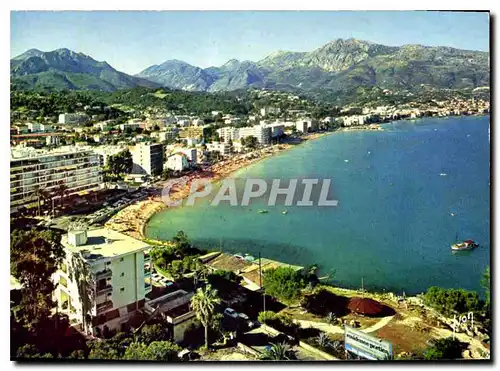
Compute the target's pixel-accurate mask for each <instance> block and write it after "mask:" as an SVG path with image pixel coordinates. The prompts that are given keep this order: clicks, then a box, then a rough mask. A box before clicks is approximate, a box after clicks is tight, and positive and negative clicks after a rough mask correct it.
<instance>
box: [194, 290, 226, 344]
mask: <svg viewBox="0 0 500 371" xmlns="http://www.w3.org/2000/svg"><path fill="white" fill-rule="evenodd" d="M219 303H220V298H219V297H218V294H217V290H214V289H212V286H211V285H207V286H205V288H199V289H198V290H196V293H195V294H194V295H193V297H192V298H191V309H192V310H193V311H194V312H195V314H196V318H198V320H199V321H200V322H201V324H202V325H203V327H204V328H205V347H206V348H207V349H208V328H209V326H210V325H211V324H212V322H213V320H214V311H215V306H216V305H218V304H219Z"/></svg>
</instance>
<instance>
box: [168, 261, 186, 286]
mask: <svg viewBox="0 0 500 371" xmlns="http://www.w3.org/2000/svg"><path fill="white" fill-rule="evenodd" d="M167 272H168V273H169V274H170V276H171V277H172V279H173V280H174V281H175V280H178V279H179V278H181V277H182V274H183V273H184V268H183V265H182V260H172V262H171V263H170V264H169V265H168V266H167Z"/></svg>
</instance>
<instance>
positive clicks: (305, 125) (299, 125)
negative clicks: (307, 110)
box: [295, 119, 318, 133]
mask: <svg viewBox="0 0 500 371" xmlns="http://www.w3.org/2000/svg"><path fill="white" fill-rule="evenodd" d="M295 127H296V129H297V131H300V132H301V133H308V132H311V131H316V130H318V123H317V122H316V121H313V120H310V119H302V120H298V121H296V122H295Z"/></svg>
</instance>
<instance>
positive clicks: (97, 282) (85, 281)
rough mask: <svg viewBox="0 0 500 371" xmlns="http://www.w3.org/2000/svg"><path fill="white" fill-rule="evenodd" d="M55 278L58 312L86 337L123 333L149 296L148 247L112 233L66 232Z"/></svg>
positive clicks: (117, 233) (140, 242) (127, 237)
mask: <svg viewBox="0 0 500 371" xmlns="http://www.w3.org/2000/svg"><path fill="white" fill-rule="evenodd" d="M61 243H62V245H63V247H64V251H65V253H66V257H65V259H64V261H63V263H62V264H61V266H60V269H59V270H58V271H57V272H56V273H55V274H54V277H53V278H54V282H55V283H58V285H57V288H56V290H55V291H54V296H55V299H56V300H57V305H58V310H59V312H61V313H65V314H67V315H68V317H69V319H70V322H71V323H73V324H80V325H81V328H82V329H83V330H84V331H85V332H86V333H88V334H92V335H95V336H100V335H102V334H103V331H106V329H105V327H107V330H116V331H121V330H123V326H125V324H126V323H127V322H128V321H129V320H130V319H131V318H132V317H133V316H134V314H136V313H137V311H138V310H139V309H141V308H144V304H145V300H146V299H145V296H146V295H147V294H148V293H149V292H151V290H152V285H151V257H150V256H149V254H148V253H147V250H148V249H149V245H147V244H146V243H144V242H142V241H139V240H136V239H134V238H132V237H129V236H126V235H124V234H122V233H119V232H116V231H113V230H110V229H105V228H101V229H94V230H88V231H87V230H79V231H70V232H68V234H67V235H65V236H63V237H62V238H61Z"/></svg>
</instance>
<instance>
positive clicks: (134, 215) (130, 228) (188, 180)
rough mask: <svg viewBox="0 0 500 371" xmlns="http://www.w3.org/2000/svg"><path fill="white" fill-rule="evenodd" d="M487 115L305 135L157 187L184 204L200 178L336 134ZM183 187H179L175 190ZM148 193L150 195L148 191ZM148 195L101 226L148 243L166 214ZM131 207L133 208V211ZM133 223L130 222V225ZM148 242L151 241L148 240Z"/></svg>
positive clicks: (215, 178)
mask: <svg viewBox="0 0 500 371" xmlns="http://www.w3.org/2000/svg"><path fill="white" fill-rule="evenodd" d="M488 115H489V114H475V115H459V116H456V115H451V116H437V117H435V116H424V117H418V118H401V119H398V120H393V121H389V122H384V123H376V124H369V125H359V126H348V127H341V128H338V129H336V130H333V131H326V132H316V133H308V134H306V135H305V136H303V137H301V138H300V139H301V140H300V142H298V143H293V144H292V143H280V144H276V145H273V146H271V147H266V148H262V149H259V150H256V151H253V152H249V153H246V154H240V155H236V156H235V157H233V158H230V159H227V160H224V161H221V162H219V163H216V164H214V165H211V166H209V167H207V168H205V169H202V170H194V171H193V172H192V173H189V174H187V175H184V176H182V177H180V178H174V179H170V180H166V181H161V182H160V183H159V184H157V185H158V186H160V187H161V188H163V187H164V186H165V185H167V184H168V183H169V182H170V183H172V186H173V187H172V188H171V189H172V191H171V194H170V195H169V198H170V200H172V201H179V200H184V199H185V198H187V197H188V196H189V193H190V189H191V184H192V181H193V180H195V179H200V178H209V179H210V182H211V183H217V182H219V181H221V180H222V179H225V178H227V177H228V176H230V175H231V174H233V173H235V172H237V171H239V170H242V169H244V168H246V167H248V166H250V165H253V164H256V163H257V162H260V161H262V160H265V159H267V158H270V157H274V156H276V155H279V154H281V153H283V152H286V151H288V150H291V149H293V148H296V147H297V146H299V145H302V144H304V143H307V142H308V141H311V140H315V139H318V138H323V137H325V136H327V135H332V134H336V133H342V132H352V131H385V130H384V128H383V127H382V125H387V124H394V123H396V122H399V121H418V120H425V119H429V118H437V119H445V118H450V117H469V116H471V117H477V116H488ZM180 185H183V186H182V187H179V186H180ZM150 192H151V191H150ZM151 193H152V196H150V197H149V199H148V200H144V201H139V202H138V203H135V204H132V205H130V206H128V207H126V208H124V209H123V210H121V211H119V212H118V213H117V214H115V215H114V216H113V217H111V218H110V219H109V220H108V222H106V223H105V226H106V227H108V228H111V229H113V230H116V231H118V232H121V233H125V234H127V235H129V236H131V237H133V238H137V239H141V240H143V239H146V238H147V239H149V238H148V237H147V236H146V233H145V232H146V227H147V224H148V223H149V221H150V220H151V218H152V217H153V216H154V215H155V214H157V213H159V212H161V211H165V210H168V209H169V207H168V205H166V204H165V202H164V201H163V200H162V196H161V189H160V190H158V189H157V190H155V191H153V192H151ZM134 206H135V207H134ZM137 208H139V209H140V211H141V212H139V213H138V212H137ZM131 220H134V221H135V223H134V222H131ZM121 224H125V226H123V227H122V226H121ZM150 240H152V239H150ZM157 241H158V242H159V243H162V242H166V241H163V240H157Z"/></svg>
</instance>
